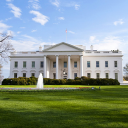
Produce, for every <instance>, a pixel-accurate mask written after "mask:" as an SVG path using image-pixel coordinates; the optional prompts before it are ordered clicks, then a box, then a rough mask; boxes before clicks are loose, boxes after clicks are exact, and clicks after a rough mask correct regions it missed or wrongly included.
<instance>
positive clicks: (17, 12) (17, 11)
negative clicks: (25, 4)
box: [8, 4, 21, 18]
mask: <svg viewBox="0 0 128 128" xmlns="http://www.w3.org/2000/svg"><path fill="white" fill-rule="evenodd" d="M8 6H9V7H10V8H11V9H12V10H11V12H12V13H13V14H14V16H15V17H17V18H20V16H21V10H20V8H18V7H16V6H14V5H13V4H8Z"/></svg>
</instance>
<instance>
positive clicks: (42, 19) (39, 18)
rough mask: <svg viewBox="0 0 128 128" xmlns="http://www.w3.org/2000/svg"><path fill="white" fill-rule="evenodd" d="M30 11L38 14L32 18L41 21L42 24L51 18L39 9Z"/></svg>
mask: <svg viewBox="0 0 128 128" xmlns="http://www.w3.org/2000/svg"><path fill="white" fill-rule="evenodd" d="M30 13H31V14H34V15H36V17H35V18H32V20H33V21H35V22H38V23H40V24H41V25H45V24H46V23H47V22H48V20H49V17H47V16H45V15H43V14H41V13H40V12H38V11H33V10H32V11H30Z"/></svg>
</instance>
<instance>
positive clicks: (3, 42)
mask: <svg viewBox="0 0 128 128" xmlns="http://www.w3.org/2000/svg"><path fill="white" fill-rule="evenodd" d="M10 38H12V36H11V34H7V33H6V34H4V33H0V83H1V81H2V79H3V76H2V67H3V66H2V64H3V63H4V62H6V63H7V62H8V59H9V53H10V52H11V51H14V48H13V45H12V44H11V43H10V42H9V39H10Z"/></svg>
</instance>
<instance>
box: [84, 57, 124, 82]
mask: <svg viewBox="0 0 128 128" xmlns="http://www.w3.org/2000/svg"><path fill="white" fill-rule="evenodd" d="M87 61H90V68H88V67H87ZM96 61H99V65H100V66H99V67H98V68H97V67H96ZM105 61H108V67H105ZM114 61H117V67H114ZM83 63H84V67H83V68H84V69H83V74H84V76H87V73H91V78H96V73H100V78H105V73H109V78H112V79H115V73H118V80H119V81H120V82H122V81H123V77H122V57H86V56H84V59H83Z"/></svg>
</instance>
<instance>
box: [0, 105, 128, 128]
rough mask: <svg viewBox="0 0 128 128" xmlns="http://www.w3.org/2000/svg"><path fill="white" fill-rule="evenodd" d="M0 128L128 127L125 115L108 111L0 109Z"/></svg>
mask: <svg viewBox="0 0 128 128" xmlns="http://www.w3.org/2000/svg"><path fill="white" fill-rule="evenodd" d="M0 113H1V116H0V127H3V128H8V127H9V128H12V127H13V128H14V127H15V128H36V127H39V128H78V127H79V128H81V127H87V128H94V127H96V128H102V127H107V128H109V127H114V128H116V127H126V126H128V124H127V120H128V115H127V113H118V112H113V111H109V110H104V109H102V110H97V109H83V110H80V111H76V112H74V111H73V112H72V111H65V110H57V109H51V110H48V111H43V110H42V111H41V110H38V111H37V110H35V112H32V111H27V110H24V112H23V110H21V112H20V110H19V112H18V111H16V110H15V108H14V109H12V110H5V109H0Z"/></svg>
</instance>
